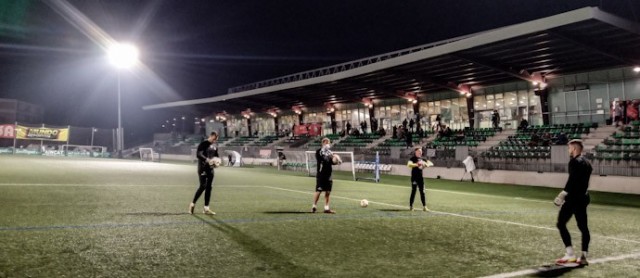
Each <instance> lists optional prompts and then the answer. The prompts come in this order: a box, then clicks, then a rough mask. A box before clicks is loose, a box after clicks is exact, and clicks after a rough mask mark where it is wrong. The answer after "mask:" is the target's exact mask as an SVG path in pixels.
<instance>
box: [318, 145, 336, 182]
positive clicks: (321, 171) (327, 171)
mask: <svg viewBox="0 0 640 278" xmlns="http://www.w3.org/2000/svg"><path fill="white" fill-rule="evenodd" d="M332 157H333V153H331V150H329V149H328V148H324V147H323V148H320V149H317V150H316V161H317V162H318V164H317V165H316V167H317V171H318V173H317V176H318V177H325V178H327V177H331V173H332V172H333V168H332V165H333V162H332V161H331V160H332Z"/></svg>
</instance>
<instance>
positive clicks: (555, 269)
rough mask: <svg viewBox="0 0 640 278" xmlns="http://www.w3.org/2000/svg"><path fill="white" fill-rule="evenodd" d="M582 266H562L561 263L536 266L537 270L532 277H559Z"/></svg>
mask: <svg viewBox="0 0 640 278" xmlns="http://www.w3.org/2000/svg"><path fill="white" fill-rule="evenodd" d="M576 268H582V266H563V265H548V266H543V267H540V268H538V272H537V273H536V274H534V275H533V276H534V277H560V276H562V275H564V274H566V273H569V272H570V271H572V270H574V269H576Z"/></svg>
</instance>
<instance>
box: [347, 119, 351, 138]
mask: <svg viewBox="0 0 640 278" xmlns="http://www.w3.org/2000/svg"><path fill="white" fill-rule="evenodd" d="M349 134H351V121H347V135H349Z"/></svg>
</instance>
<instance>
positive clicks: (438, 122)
mask: <svg viewBox="0 0 640 278" xmlns="http://www.w3.org/2000/svg"><path fill="white" fill-rule="evenodd" d="M436 124H437V125H438V126H441V125H442V118H440V114H438V115H437V116H436Z"/></svg>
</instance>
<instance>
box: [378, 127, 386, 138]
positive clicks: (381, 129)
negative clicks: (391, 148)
mask: <svg viewBox="0 0 640 278" xmlns="http://www.w3.org/2000/svg"><path fill="white" fill-rule="evenodd" d="M378 134H379V135H380V136H383V137H384V136H387V131H386V130H384V128H383V127H381V128H380V129H379V130H378Z"/></svg>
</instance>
